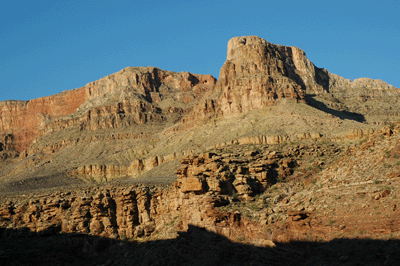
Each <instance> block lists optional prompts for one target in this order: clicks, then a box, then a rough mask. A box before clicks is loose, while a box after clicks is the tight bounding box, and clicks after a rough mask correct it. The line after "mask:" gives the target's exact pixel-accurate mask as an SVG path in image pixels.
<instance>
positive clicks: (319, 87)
mask: <svg viewBox="0 0 400 266" xmlns="http://www.w3.org/2000/svg"><path fill="white" fill-rule="evenodd" d="M327 77H328V72H327V71H326V70H321V69H318V68H316V67H315V66H314V65H313V64H312V63H311V62H310V61H309V60H308V59H307V58H306V56H305V53H304V52H303V51H302V50H301V49H299V48H297V47H290V46H282V45H275V44H272V43H269V42H267V41H265V40H264V39H262V38H259V37H257V36H246V37H234V38H232V39H231V40H229V42H228V53H227V60H226V62H225V63H224V65H223V66H222V68H221V71H220V76H219V80H218V82H217V85H216V88H217V89H219V90H221V91H222V92H223V96H222V99H221V101H220V104H221V109H222V112H223V113H224V114H230V113H238V112H239V113H240V112H246V111H249V110H251V109H254V108H263V107H265V106H268V105H273V104H275V101H276V100H277V99H280V98H288V99H292V100H295V101H297V102H305V92H306V90H307V92H309V91H318V92H322V91H324V87H326V86H327V83H326V80H327Z"/></svg>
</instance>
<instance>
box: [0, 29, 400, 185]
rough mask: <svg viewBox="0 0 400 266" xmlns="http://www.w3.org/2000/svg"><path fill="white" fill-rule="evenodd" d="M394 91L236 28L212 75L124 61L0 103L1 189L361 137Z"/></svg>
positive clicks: (382, 115)
mask: <svg viewBox="0 0 400 266" xmlns="http://www.w3.org/2000/svg"><path fill="white" fill-rule="evenodd" d="M399 97H400V93H399V90H398V89H396V88H393V87H392V86H390V85H388V84H386V83H384V82H383V81H378V80H370V79H366V78H363V79H357V80H355V81H353V82H351V81H349V80H345V79H343V78H342V77H339V76H337V75H334V74H332V73H329V72H328V71H327V70H326V69H320V68H318V67H316V66H315V65H314V64H313V63H312V62H310V61H309V60H308V59H307V57H306V55H305V53H304V52H303V51H302V50H301V49H299V48H297V47H289V46H282V45H275V44H272V43H269V42H267V41H265V40H264V39H262V38H259V37H256V36H247V37H235V38H232V39H231V40H230V41H229V42H228V53H227V60H226V62H225V63H224V64H223V66H222V68H221V71H220V77H219V80H218V81H216V80H215V78H213V77H212V76H210V75H198V74H192V73H188V72H181V73H174V72H171V71H164V70H160V69H158V68H155V67H128V68H125V69H123V70H121V71H119V72H117V73H115V74H112V75H109V76H107V77H104V78H102V79H100V80H98V81H95V82H91V83H89V84H87V85H86V86H84V87H82V88H79V89H76V90H71V91H65V92H63V93H60V94H57V95H54V96H49V97H43V98H39V99H34V100H31V101H28V102H23V101H5V102H1V103H0V165H1V168H0V181H1V184H0V190H3V191H8V190H23V189H30V188H40V187H43V186H45V187H47V186H58V185H70V184H80V183H82V182H92V181H96V182H103V181H110V180H113V179H117V178H138V177H141V176H145V174H146V173H147V176H149V177H153V178H160V180H161V181H162V182H167V183H171V182H172V181H173V180H174V179H175V178H176V177H175V176H174V173H173V171H174V169H173V168H174V167H175V166H176V163H177V160H179V159H180V158H182V157H183V156H186V155H190V154H196V153H198V152H202V151H205V150H207V149H210V148H216V147H223V146H227V145H230V144H233V143H239V144H250V143H253V144H279V143H285V142H289V141H298V140H302V139H312V140H315V139H323V140H326V141H338V140H343V139H354V138H359V137H365V136H367V135H369V134H372V133H373V132H374V131H375V130H376V129H377V128H378V126H379V125H382V124H387V123H391V122H393V121H395V120H397V116H398V110H399V109H400V106H398V105H399V104H400V101H398V99H399ZM157 169H159V170H157ZM160 180H159V181H160Z"/></svg>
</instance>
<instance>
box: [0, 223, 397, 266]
mask: <svg viewBox="0 0 400 266" xmlns="http://www.w3.org/2000/svg"><path fill="white" fill-rule="evenodd" d="M6 230H7V229H4V228H1V231H2V235H6V234H7V232H5V231H6ZM0 264H1V265H399V264H400V241H398V240H389V241H382V240H370V239H337V240H333V241H330V242H304V241H303V242H292V243H290V244H283V243H277V245H276V247H274V248H261V247H255V246H252V245H247V244H240V243H234V242H231V241H229V240H228V239H227V238H225V237H222V236H220V235H218V234H215V233H212V232H209V231H207V230H205V229H203V228H199V227H196V226H190V227H189V230H188V231H187V232H184V233H180V234H179V237H177V238H176V239H169V240H160V241H149V242H143V243H140V242H130V241H121V240H114V239H109V238H101V237H95V236H90V235H83V234H56V235H48V236H38V235H32V236H30V237H26V238H18V237H11V238H1V239H0Z"/></svg>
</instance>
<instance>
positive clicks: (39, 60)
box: [0, 0, 400, 101]
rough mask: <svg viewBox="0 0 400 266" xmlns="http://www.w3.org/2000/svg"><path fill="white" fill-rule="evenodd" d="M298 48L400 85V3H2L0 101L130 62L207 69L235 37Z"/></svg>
mask: <svg viewBox="0 0 400 266" xmlns="http://www.w3.org/2000/svg"><path fill="white" fill-rule="evenodd" d="M244 35H257V36H260V37H262V38H264V39H266V40H267V41H269V42H272V43H276V44H282V45H289V46H297V47H299V48H301V49H303V50H304V51H305V52H306V54H307V57H308V58H309V59H310V60H311V61H312V62H313V63H314V64H315V65H316V66H317V67H320V68H326V69H328V70H329V71H330V72H332V73H335V74H338V75H340V76H343V77H344V78H348V79H352V80H353V79H355V78H359V77H369V78H373V79H381V80H384V81H386V82H388V83H389V84H392V85H393V86H395V87H397V88H400V63H399V62H400V1H399V0H380V1H378V0H376V1H371V0H363V1H358V0H353V1H342V0H336V1H321V0H320V1H307V0H304V1H298V0H297V1H290V0H286V1H277V0H275V1H266V0H263V1H251V0H247V1H234V0H232V1H218V0H214V1H208V0H202V1H200V0H199V1H190V0H186V1H184V0H182V1H168V0H163V1H155V0H146V1H124V0H110V1H107V0H63V1H60V0H51V1H42V0H36V1H19V0H14V1H10V0H8V1H2V4H1V7H0V81H1V83H0V84H1V85H0V101H2V100H11V99H13V100H29V99H33V98H37V97H41V96H47V95H52V94H56V93H59V92H61V91H63V90H69V89H75V88H79V87H82V86H84V85H86V84H87V83H89V82H91V81H95V80H98V79H100V78H102V77H104V76H106V75H109V74H112V73H114V72H117V71H119V70H121V69H123V68H125V67H127V66H155V67H159V68H161V69H165V70H171V71H189V72H192V73H199V74H212V75H213V76H215V77H216V78H218V75H219V69H220V68H221V66H222V64H223V63H224V61H225V59H226V48H227V42H228V40H229V39H230V38H231V37H235V36H244Z"/></svg>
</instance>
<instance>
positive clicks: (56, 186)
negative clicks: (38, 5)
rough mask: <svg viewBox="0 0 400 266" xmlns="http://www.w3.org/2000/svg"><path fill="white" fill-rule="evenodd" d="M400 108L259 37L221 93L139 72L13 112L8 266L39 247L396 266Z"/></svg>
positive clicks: (215, 84) (0, 138)
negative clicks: (26, 243)
mask: <svg viewBox="0 0 400 266" xmlns="http://www.w3.org/2000/svg"><path fill="white" fill-rule="evenodd" d="M399 99H400V91H399V90H398V89H397V88H394V87H393V86H391V85H388V84H386V83H385V82H383V81H380V80H371V79H368V78H361V79H356V80H354V81H350V80H346V79H343V78H342V77H340V76H337V75H335V74H332V73H330V72H329V71H327V70H326V69H321V68H318V67H316V66H315V65H314V64H313V63H312V62H311V61H309V60H308V59H307V57H306V55H305V52H304V51H302V50H301V49H299V48H297V47H290V46H282V45H275V44H272V43H269V42H267V41H265V40H264V39H262V38H259V37H256V36H245V37H235V38H232V39H231V40H229V42H228V52H227V59H226V61H225V63H224V64H223V66H222V68H221V70H220V75H219V79H218V80H216V79H215V78H214V77H212V76H211V75H200V74H192V73H188V72H180V73H175V72H171V71H165V70H161V69H158V68H155V67H128V68H125V69H123V70H121V71H119V72H117V73H114V74H112V75H109V76H107V77H104V78H102V79H100V80H98V81H95V82H91V83H89V84H87V85H86V86H84V87H82V88H78V89H75V90H70V91H65V92H62V93H60V94H57V95H53V96H49V97H43V98H38V99H34V100H30V101H27V102H25V101H4V102H0V193H1V194H0V235H1V236H2V238H0V240H1V242H0V244H1V245H2V246H3V247H4V249H3V250H6V251H5V253H4V254H3V253H0V262H2V264H3V262H4V263H7V262H10V260H11V259H12V258H14V257H13V256H14V255H15V254H16V253H15V252H14V253H13V251H12V250H17V251H16V252H17V253H18V249H15V248H16V247H17V246H18V245H17V244H15V245H14V244H7V243H17V241H18V239H20V238H21V237H30V238H29V239H31V241H32V243H35V244H33V246H32V248H34V247H35V246H37V245H39V246H43V248H46V245H47V244H46V243H47V242H51V241H53V242H51V243H53V245H52V248H53V250H55V251H54V252H56V253H58V255H59V256H60V258H64V257H63V255H62V254H66V253H65V252H67V253H68V252H75V253H76V252H78V253H79V254H81V256H82V257H81V258H76V259H75V260H74V259H72V260H71V262H70V264H76V263H87V261H86V260H94V261H95V262H96V263H103V264H104V262H107V265H121V264H127V263H130V264H132V263H143V261H146V263H147V264H152V263H153V264H154V263H159V264H171V265H172V264H175V265H176V264H188V263H190V264H193V262H196V263H197V264H199V265H204V264H213V263H214V264H229V265H246V263H247V264H249V263H256V264H257V263H264V264H265V263H269V264H272V265H288V264H292V263H294V262H296V263H299V264H300V265H302V264H305V265H310V264H315V263H317V262H321V263H327V264H331V265H336V264H337V265H339V264H340V265H354V264H357V263H366V264H368V263H371V262H373V263H375V264H382V265H384V264H386V265H395V264H396V263H399V262H400V254H399V250H400V249H399V247H400V243H399V241H398V239H399V237H400V232H399V230H400V228H399V226H398V225H399V210H398V206H397V203H396V202H397V200H396V199H397V191H398V188H399V187H400V134H399V131H400V125H399V124H398V122H397V120H398V115H399V113H398V112H399V110H400V106H399V102H400V101H399ZM204 229H205V230H204ZM60 234H63V235H64V236H65V237H64V238H63V240H60V239H58V238H57V236H59V235H60ZM81 234H83V235H81ZM43 236H47V237H48V238H47V239H51V241H50V240H45V241H44V240H43ZM89 237H90V239H89ZM104 239H108V240H104ZM197 239H198V240H199V242H196V241H197ZM337 239H341V240H340V241H341V242H340V241H339V240H337ZM360 239H363V240H360ZM128 240H130V241H131V242H132V241H133V242H140V241H144V243H142V244H140V245H138V246H136V247H135V248H133V246H132V245H131V244H130V243H131V242H129V241H128ZM190 240H192V242H190ZM389 240H390V241H389ZM46 241H47V242H46ZM60 241H61V242H60ZM104 241H106V244H101V243H103V242H104ZM107 241H108V242H107ZM193 241H194V242H193ZM320 241H324V243H326V244H321V243H320ZM96 243H97V244H96ZM194 243H197V244H194ZM304 243H306V245H304ZM10 245H14V246H13V248H11V246H10ZM188 245H189V246H190V245H196V246H197V248H198V250H204V252H203V253H202V251H199V252H200V253H198V255H196V254H194V253H193V252H190V251H189V250H188V249H187V248H186V247H187V246H188ZM249 245H252V246H249ZM381 245H385V247H386V249H385V250H384V251H382V250H381V249H380V246H381ZM210 246H215V249H213V250H209V247H210ZM57 247H60V250H61V251H60V250H58V251H57ZM61 247H63V248H61ZM226 247H231V249H232V250H236V251H237V252H239V254H240V252H244V253H246V254H252V255H251V256H252V259H246V256H237V255H233V254H230V255H229V254H228V255H226V254H225V253H226ZM28 248H29V247H28ZM359 249H360V250H362V251H361V252H360V250H359ZM146 250H152V254H164V253H163V252H166V254H170V255H165V254H164V255H162V256H161V255H160V256H157V255H146V256H144V255H143V254H148V252H144V251H146ZM143 252H144V253H143ZM142 253H143V254H142ZM171 254H172V255H171ZM210 254H211V255H210ZM354 254H357V255H354ZM41 256H43V253H40V252H39V253H38V254H36V255H34V256H33V257H31V258H30V260H29V263H30V262H31V261H38V262H39V261H40V257H41ZM45 256H51V254H50V255H49V254H47V255H45ZM196 256H197V257H196ZM14 259H15V258H14ZM24 259H25V258H24V257H20V258H18V259H17V261H16V264H18V262H19V264H24V263H28V262H26V261H25V260H24ZM104 259H107V260H106V261H103V260H104ZM61 260H62V261H63V262H65V261H64V259H61ZM58 262H59V261H58ZM196 263H195V264H196ZM335 263H336V264H335Z"/></svg>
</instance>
